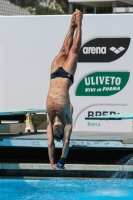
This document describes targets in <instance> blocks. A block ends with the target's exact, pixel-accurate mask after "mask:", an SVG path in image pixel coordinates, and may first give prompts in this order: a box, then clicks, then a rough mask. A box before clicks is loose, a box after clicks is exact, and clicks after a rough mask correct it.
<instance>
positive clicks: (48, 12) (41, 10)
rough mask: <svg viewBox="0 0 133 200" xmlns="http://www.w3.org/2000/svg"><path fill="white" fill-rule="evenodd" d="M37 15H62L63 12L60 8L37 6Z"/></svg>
mask: <svg viewBox="0 0 133 200" xmlns="http://www.w3.org/2000/svg"><path fill="white" fill-rule="evenodd" d="M35 14H36V15H57V14H58V15H60V14H62V13H61V12H60V11H59V10H53V9H50V8H44V7H43V6H40V5H39V6H37V7H36V10H35Z"/></svg>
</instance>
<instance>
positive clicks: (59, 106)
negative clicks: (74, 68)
mask: <svg viewBox="0 0 133 200" xmlns="http://www.w3.org/2000/svg"><path fill="white" fill-rule="evenodd" d="M70 85H71V83H70V81H69V80H68V79H67V78H60V77H58V78H55V79H52V80H51V81H50V88H49V92H48V96H47V102H46V107H47V113H48V115H49V120H50V122H51V123H52V120H53V118H54V117H55V116H56V115H58V116H59V117H60V118H61V119H62V120H63V119H64V121H63V123H64V125H65V118H66V115H67V112H68V110H69V108H70V99H69V93H68V90H69V87H70Z"/></svg>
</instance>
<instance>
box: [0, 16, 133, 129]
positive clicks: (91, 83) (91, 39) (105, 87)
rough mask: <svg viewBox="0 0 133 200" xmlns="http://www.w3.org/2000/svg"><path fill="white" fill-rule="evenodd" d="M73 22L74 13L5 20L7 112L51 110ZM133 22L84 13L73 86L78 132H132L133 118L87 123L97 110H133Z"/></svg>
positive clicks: (1, 36) (1, 29) (1, 22)
mask: <svg viewBox="0 0 133 200" xmlns="http://www.w3.org/2000/svg"><path fill="white" fill-rule="evenodd" d="M70 19H71V16H70V15H67V16H65V15H63V16H24V17H23V16H19V17H7V16H6V17H3V16H2V17H0V41H1V44H2V45H4V46H5V53H4V54H5V64H4V76H3V77H4V86H2V85H1V86H0V87H2V89H1V91H3V90H4V91H3V93H4V95H2V96H3V98H4V105H3V100H2V101H1V102H0V108H1V109H2V108H4V109H6V110H7V109H13V110H14V109H28V108H34V109H35V108H38V109H42V108H46V105H45V103H46V97H47V93H48V89H49V84H50V67H51V63H52V61H53V59H54V57H55V56H56V55H57V54H58V53H59V51H60V48H61V47H62V44H63V41H64V38H65V36H66V34H67V31H68V28H69V23H70ZM132 21H133V15H132V14H131V15H130V14H128V15H125V14H124V15H84V18H83V25H82V32H83V34H82V47H81V50H80V52H79V59H78V65H77V71H76V74H75V77H74V84H73V85H72V87H71V88H70V100H71V103H72V105H73V107H74V114H73V121H74V130H81V131H82V130H84V131H118V132H120V131H132V120H125V121H119V122H118V121H102V122H96V121H93V120H89V119H85V118H89V117H88V114H87V113H88V112H92V113H94V116H95V115H96V114H97V111H99V113H101V114H103V113H104V114H110V112H111V111H112V112H114V113H127V112H130V113H131V112H133V94H132V85H133V67H132V65H133V44H132V40H133V26H132ZM2 60H3V59H1V61H0V63H1V62H3V61H2ZM1 66H2V65H1ZM1 69H2V68H1ZM1 80H3V79H1ZM2 83H3V81H2ZM3 93H2V94H3ZM89 123H90V124H89ZM97 123H100V125H99V126H98V125H97Z"/></svg>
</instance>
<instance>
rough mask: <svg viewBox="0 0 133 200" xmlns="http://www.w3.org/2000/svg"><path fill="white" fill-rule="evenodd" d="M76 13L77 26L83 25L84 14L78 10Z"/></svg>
mask: <svg viewBox="0 0 133 200" xmlns="http://www.w3.org/2000/svg"><path fill="white" fill-rule="evenodd" d="M75 12H76V24H77V25H81V24H82V19H83V13H82V12H81V11H80V10H78V9H76V10H75Z"/></svg>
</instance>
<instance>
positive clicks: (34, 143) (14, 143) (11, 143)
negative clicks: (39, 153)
mask: <svg viewBox="0 0 133 200" xmlns="http://www.w3.org/2000/svg"><path fill="white" fill-rule="evenodd" d="M62 145H63V143H62V142H56V141H55V146H56V147H57V148H62ZM0 147H37V148H42V147H43V148H47V139H25V138H23V139H21V138H3V139H2V140H0ZM70 148H116V149H117V148H125V149H127V148H133V144H123V143H122V142H121V141H111V140H106V141H98V140H97V141H96V140H93V141H92V140H74V139H72V140H70Z"/></svg>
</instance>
